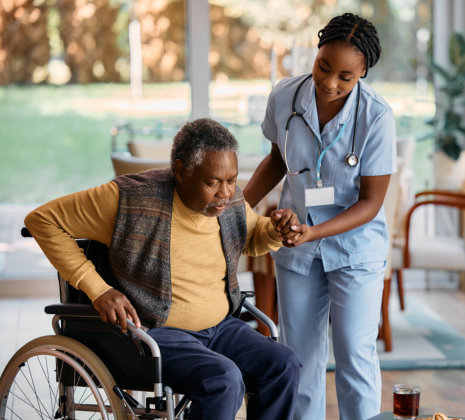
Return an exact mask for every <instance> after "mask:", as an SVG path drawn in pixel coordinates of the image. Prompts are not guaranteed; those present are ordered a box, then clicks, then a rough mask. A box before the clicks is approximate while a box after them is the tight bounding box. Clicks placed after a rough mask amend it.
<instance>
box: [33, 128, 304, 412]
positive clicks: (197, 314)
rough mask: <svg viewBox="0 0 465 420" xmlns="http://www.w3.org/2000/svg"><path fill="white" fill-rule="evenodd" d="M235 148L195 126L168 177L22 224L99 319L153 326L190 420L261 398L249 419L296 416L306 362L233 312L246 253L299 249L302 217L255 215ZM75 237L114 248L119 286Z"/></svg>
mask: <svg viewBox="0 0 465 420" xmlns="http://www.w3.org/2000/svg"><path fill="white" fill-rule="evenodd" d="M237 148H238V144H237V141H236V139H235V138H234V136H232V134H231V133H230V132H229V131H228V130H227V129H225V128H224V127H223V126H221V125H220V124H218V123H216V122H214V121H212V120H210V119H200V120H196V121H193V122H191V123H187V124H186V125H184V127H183V128H182V129H181V130H180V131H179V133H178V134H177V135H176V137H175V139H174V143H173V148H172V152H171V168H169V169H163V170H150V171H145V172H142V173H139V174H135V175H127V176H121V177H118V178H116V179H115V180H113V181H111V182H109V183H107V184H104V185H101V186H98V187H96V188H91V189H89V190H87V191H81V192H78V193H75V194H71V195H68V196H65V197H62V198H59V199H56V200H54V201H51V202H49V203H47V204H45V205H43V206H41V207H39V208H38V209H36V210H35V211H33V212H31V213H30V214H29V215H28V216H27V217H26V220H25V224H26V226H27V228H28V229H29V231H30V232H31V233H32V235H33V236H34V238H35V239H36V240H37V242H38V243H39V245H40V246H41V248H42V250H43V251H44V253H45V254H46V255H47V257H48V258H49V260H50V261H51V262H52V264H53V265H54V266H55V267H56V268H57V270H58V271H59V272H60V273H61V274H62V275H63V277H64V278H65V279H67V280H68V281H69V282H70V283H71V284H72V285H73V286H74V287H76V288H78V289H80V290H82V291H83V292H85V293H86V295H87V296H88V297H89V298H90V299H91V300H92V303H93V305H94V307H95V308H96V309H97V311H98V312H99V313H100V316H101V318H102V320H103V321H105V322H110V323H112V324H119V325H120V326H121V329H122V330H123V331H125V330H126V329H127V322H126V319H127V318H129V319H132V320H133V321H134V322H135V324H136V326H140V325H141V324H144V325H145V326H147V327H148V328H149V330H148V333H149V334H150V335H151V336H152V337H154V338H155V339H156V341H157V343H158V345H159V347H160V350H161V353H162V360H163V375H164V381H165V382H166V383H167V384H169V385H170V386H171V387H172V388H173V389H174V390H175V391H176V392H178V393H181V394H185V395H187V396H188V397H189V398H190V399H191V401H192V404H191V410H190V413H189V419H204V420H217V419H218V420H228V419H231V420H233V419H234V418H235V415H236V413H237V411H238V410H239V408H240V406H241V404H242V399H243V396H244V392H245V391H253V396H252V397H251V398H250V399H249V401H248V404H247V418H248V419H263V420H265V419H266V420H272V419H276V420H284V419H291V418H292V415H293V411H294V404H295V397H296V392H297V386H298V382H299V370H300V363H299V361H298V360H297V358H296V356H295V354H294V353H293V352H292V350H290V349H289V348H287V347H286V346H284V345H282V344H280V343H276V342H274V341H272V340H271V339H269V338H267V337H264V336H262V335H260V334H259V333H257V332H256V331H254V330H253V329H252V328H250V327H249V326H247V325H246V324H245V323H244V322H242V321H241V320H239V319H238V318H236V317H233V316H231V314H232V313H233V312H234V311H235V310H236V309H237V308H238V305H239V302H240V291H239V286H238V283H237V277H236V270H237V262H238V259H239V256H240V254H241V253H245V254H247V255H260V254H264V253H266V252H267V251H270V250H276V249H278V248H279V246H281V245H282V244H283V243H284V244H285V245H287V246H293V241H294V240H296V239H297V238H296V237H295V236H296V234H295V233H294V232H293V231H292V229H291V227H292V226H293V225H294V224H295V223H297V217H296V216H295V214H294V213H293V212H291V211H290V210H288V209H286V210H278V211H276V212H275V213H274V214H273V215H272V217H271V218H265V217H262V216H258V215H257V214H256V213H254V212H253V210H252V209H251V208H250V206H249V205H248V204H247V203H246V202H245V201H244V198H243V195H242V192H241V191H240V189H239V188H237V187H236V179H237V174H238V170H237V156H236V151H237ZM297 237H298V234H297ZM73 238H88V239H93V240H96V241H99V242H101V243H103V244H105V245H107V246H108V248H109V258H110V263H111V266H112V269H113V271H114V274H115V277H116V279H117V284H114V285H112V286H113V287H111V286H110V285H108V284H106V283H105V281H104V280H103V279H102V278H101V277H100V276H99V275H98V274H97V272H96V271H95V268H94V266H93V265H92V263H91V262H90V261H89V260H87V259H86V257H85V256H84V255H83V254H82V252H81V251H80V250H79V248H78V247H77V245H76V243H75V241H74V239H73Z"/></svg>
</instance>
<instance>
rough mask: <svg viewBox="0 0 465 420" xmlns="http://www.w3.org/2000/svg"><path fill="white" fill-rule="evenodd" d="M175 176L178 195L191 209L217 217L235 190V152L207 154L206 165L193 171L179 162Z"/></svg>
mask: <svg viewBox="0 0 465 420" xmlns="http://www.w3.org/2000/svg"><path fill="white" fill-rule="evenodd" d="M175 176H176V181H177V183H176V189H177V191H178V194H179V196H180V197H181V200H182V202H183V203H184V204H185V205H186V206H187V207H188V208H190V209H191V210H195V211H198V212H199V213H202V214H204V215H205V216H210V217H217V216H219V215H220V214H221V213H222V212H223V210H224V209H225V207H226V204H228V201H229V199H230V198H231V197H232V196H233V195H234V192H235V191H236V181H237V156H236V153H235V152H212V151H206V152H205V158H204V160H203V163H202V164H201V165H200V166H196V167H194V168H193V169H190V170H188V169H186V168H185V167H184V165H183V164H182V163H181V162H180V161H179V160H177V161H176V163H175Z"/></svg>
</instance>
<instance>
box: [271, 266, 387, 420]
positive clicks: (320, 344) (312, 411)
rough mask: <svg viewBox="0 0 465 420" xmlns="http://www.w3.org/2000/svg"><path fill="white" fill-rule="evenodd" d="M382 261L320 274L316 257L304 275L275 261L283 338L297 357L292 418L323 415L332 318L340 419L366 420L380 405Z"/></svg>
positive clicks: (300, 419)
mask: <svg viewBox="0 0 465 420" xmlns="http://www.w3.org/2000/svg"><path fill="white" fill-rule="evenodd" d="M384 271H385V262H376V263H367V264H363V265H357V266H354V267H344V268H341V269H338V270H334V271H330V272H325V271H324V269H323V264H322V261H321V259H319V258H315V260H314V261H313V263H312V267H311V269H310V273H309V274H308V275H301V274H298V273H295V272H293V271H289V270H287V269H286V268H284V267H282V266H280V265H278V264H277V265H276V274H277V286H278V303H279V325H280V329H281V337H282V341H283V342H284V343H285V344H287V345H289V346H290V347H291V348H293V349H294V350H295V351H296V353H297V355H298V356H299V358H300V360H301V361H302V365H303V366H302V370H301V380H300V385H299V392H298V396H297V405H296V414H295V417H294V419H295V420H317V419H324V418H326V397H325V395H326V363H327V358H328V323H329V316H331V329H332V340H333V347H334V356H335V361H336V371H335V374H336V391H337V399H338V406H339V413H340V419H341V420H365V419H368V418H371V417H373V416H375V415H376V414H378V413H379V411H380V407H381V372H380V368H379V360H378V355H377V352H376V339H377V336H378V323H379V318H380V308H381V298H382V291H383V285H384V281H383V279H384Z"/></svg>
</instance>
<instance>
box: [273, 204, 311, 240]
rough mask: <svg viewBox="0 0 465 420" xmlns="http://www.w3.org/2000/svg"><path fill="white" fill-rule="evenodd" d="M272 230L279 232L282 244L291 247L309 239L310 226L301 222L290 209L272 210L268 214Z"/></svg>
mask: <svg viewBox="0 0 465 420" xmlns="http://www.w3.org/2000/svg"><path fill="white" fill-rule="evenodd" d="M270 220H271V224H272V225H273V227H274V230H275V231H276V232H278V233H279V236H280V239H281V241H282V244H283V246H285V247H288V248H292V247H295V246H298V245H301V244H303V243H304V242H307V241H308V240H310V238H309V234H310V226H307V225H306V224H301V223H300V222H299V219H298V217H297V214H295V212H294V211H292V210H291V209H279V210H274V211H273V212H272V213H271V215H270Z"/></svg>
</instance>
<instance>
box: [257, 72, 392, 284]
mask: <svg viewBox="0 0 465 420" xmlns="http://www.w3.org/2000/svg"><path fill="white" fill-rule="evenodd" d="M305 77H306V75H303V76H298V77H292V78H288V79H284V80H282V81H281V82H280V83H279V84H278V85H277V86H276V87H275V88H274V89H273V90H272V92H271V94H270V96H269V98H268V105H267V110H266V115H265V119H264V121H263V123H262V130H263V134H264V135H265V137H266V138H267V139H269V140H270V141H271V142H273V143H275V144H277V145H278V147H279V149H280V151H281V156H282V158H283V160H284V143H285V128H286V121H287V119H288V118H289V115H290V114H291V112H292V99H293V96H294V93H295V91H296V89H297V87H298V85H299V84H300V82H301V81H302V80H303V79H304V78H305ZM359 86H360V89H361V91H360V108H359V112H358V122H357V134H356V138H355V154H356V155H357V156H358V157H359V164H358V165H357V166H355V167H350V166H349V165H348V164H347V163H346V160H345V158H346V156H347V155H348V154H349V153H350V152H351V149H352V134H353V129H354V122H355V113H356V102H357V89H358V87H357V86H355V87H354V89H353V90H352V92H351V93H350V94H349V96H348V98H347V101H346V103H345V104H344V107H343V108H342V109H341V111H340V112H339V113H338V114H337V115H336V116H335V117H334V118H333V119H332V120H331V121H329V122H328V123H327V124H326V125H325V126H324V129H323V132H322V133H320V128H319V122H318V114H317V107H316V101H315V85H314V82H313V79H309V80H308V81H306V82H305V84H304V85H303V86H302V88H301V90H300V92H299V96H298V99H297V101H296V109H297V111H298V112H301V113H302V114H304V118H305V120H306V121H307V123H308V125H309V126H310V129H311V132H310V130H309V129H308V128H307V127H306V126H305V124H304V122H303V121H302V120H301V119H300V118H298V117H294V118H293V119H292V121H291V124H290V127H289V134H288V139H287V148H286V154H287V163H288V165H289V170H290V171H291V172H297V171H300V170H301V169H303V168H307V167H308V168H310V169H311V171H310V172H308V171H307V172H304V173H302V174H299V175H289V174H287V175H286V179H285V182H284V186H283V192H282V195H281V200H280V202H279V208H291V209H293V210H294V211H295V212H296V213H297V215H298V217H299V220H300V222H301V223H307V224H308V225H310V226H312V225H316V224H319V223H322V222H324V221H326V220H329V219H331V218H333V217H335V216H336V215H338V214H339V213H341V212H342V211H343V210H345V209H347V208H348V207H350V206H351V205H353V204H354V203H355V202H356V201H357V200H358V195H359V190H360V177H361V176H375V175H387V174H392V173H394V172H396V170H397V165H396V134H395V120H394V114H393V112H392V109H391V108H390V107H389V105H388V104H387V103H386V102H385V101H384V100H383V99H382V98H381V97H380V96H379V95H378V94H377V93H376V92H375V91H373V90H372V89H371V88H370V87H369V86H368V85H366V84H365V83H364V82H363V81H360V83H359ZM344 123H346V127H345V130H344V133H343V135H342V136H341V138H340V139H339V141H338V142H337V143H335V144H334V145H333V146H332V147H331V148H330V149H328V150H327V151H326V153H325V154H324V157H323V160H322V163H321V175H320V176H321V180H322V182H323V186H324V187H326V186H333V187H334V201H335V203H334V204H333V205H321V206H312V207H306V206H305V188H306V187H309V186H310V187H315V185H316V172H315V168H316V162H317V159H318V156H319V152H318V148H317V146H316V142H318V143H319V146H320V150H323V149H324V148H325V147H326V146H328V145H329V144H330V143H331V142H332V141H333V140H334V139H335V138H336V136H337V135H338V134H339V131H340V129H341V128H342V126H343V124H344ZM315 140H316V142H315ZM388 240H389V239H388V233H387V226H386V217H385V214H384V208H383V207H382V208H381V209H380V211H379V212H378V214H377V215H376V217H375V218H374V219H373V220H371V221H370V222H368V223H366V224H364V225H362V226H359V227H357V228H355V229H352V230H350V231H348V232H345V233H341V234H339V235H335V236H330V237H327V238H323V239H321V240H317V241H313V242H307V243H305V244H303V245H301V246H298V247H296V248H281V249H280V250H279V251H277V252H275V253H273V257H274V259H275V261H276V262H277V263H278V264H280V265H282V266H284V267H286V268H288V269H290V270H292V271H295V272H297V273H300V274H304V275H305V274H308V272H309V270H310V267H311V264H312V261H313V258H314V256H315V253H316V251H317V249H318V246H320V251H321V258H322V260H323V266H324V269H325V271H331V270H335V269H337V268H341V267H347V266H353V265H358V264H363V263H368V262H374V261H383V260H385V259H386V256H387V251H388Z"/></svg>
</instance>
